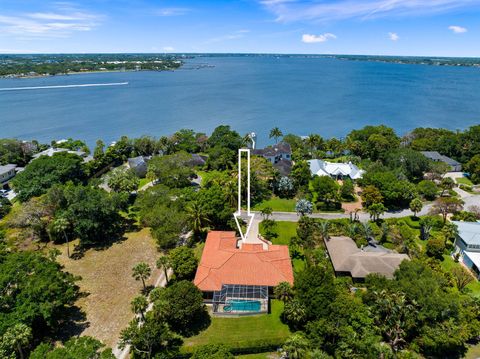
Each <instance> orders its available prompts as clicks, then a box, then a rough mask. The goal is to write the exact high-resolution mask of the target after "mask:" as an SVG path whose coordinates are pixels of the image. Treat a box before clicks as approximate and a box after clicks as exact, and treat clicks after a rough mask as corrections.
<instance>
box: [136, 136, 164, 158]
mask: <svg viewBox="0 0 480 359" xmlns="http://www.w3.org/2000/svg"><path fill="white" fill-rule="evenodd" d="M132 146H133V156H152V155H154V154H156V153H157V152H158V150H159V148H158V142H157V141H156V140H155V138H153V137H150V136H141V137H138V138H135V139H133V141H132Z"/></svg>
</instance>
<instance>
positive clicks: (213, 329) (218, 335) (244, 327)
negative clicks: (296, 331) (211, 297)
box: [184, 300, 290, 358]
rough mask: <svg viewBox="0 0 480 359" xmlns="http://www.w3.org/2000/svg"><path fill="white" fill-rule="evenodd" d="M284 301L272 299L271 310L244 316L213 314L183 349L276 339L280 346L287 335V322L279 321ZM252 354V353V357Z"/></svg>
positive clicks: (240, 345) (240, 346) (247, 344)
mask: <svg viewBox="0 0 480 359" xmlns="http://www.w3.org/2000/svg"><path fill="white" fill-rule="evenodd" d="M282 311H283V303H282V302H280V301H277V300H273V301H272V313H271V314H262V315H255V316H245V317H231V318H220V317H213V318H212V323H211V325H210V327H208V329H207V330H205V331H203V332H202V333H200V334H199V335H196V336H194V337H191V338H187V339H185V343H184V350H185V351H190V350H192V348H193V347H195V346H197V345H205V344H225V345H227V346H228V347H230V348H231V349H233V350H235V349H244V348H249V347H254V346H261V345H264V344H265V343H275V345H278V346H281V345H282V344H283V342H284V341H285V339H287V337H288V336H289V335H290V330H289V329H288V326H286V325H285V324H283V323H282V322H281V321H280V315H281V313H282ZM254 358H255V357H254Z"/></svg>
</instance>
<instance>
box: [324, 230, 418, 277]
mask: <svg viewBox="0 0 480 359" xmlns="http://www.w3.org/2000/svg"><path fill="white" fill-rule="evenodd" d="M325 244H326V246H327V250H328V254H329V256H330V259H331V261H332V264H333V267H334V269H335V271H336V272H349V273H350V274H351V276H352V277H353V278H365V277H366V276H367V275H368V274H371V273H378V274H382V275H384V276H385V277H387V278H393V273H394V272H395V270H396V269H397V268H398V266H399V265H400V263H401V262H402V261H404V260H409V257H408V256H407V255H406V254H399V253H396V252H393V251H391V252H386V251H364V250H363V251H362V250H361V249H359V248H358V247H357V245H356V244H355V242H354V241H353V240H352V239H351V238H348V237H331V238H330V240H328V241H326V242H325Z"/></svg>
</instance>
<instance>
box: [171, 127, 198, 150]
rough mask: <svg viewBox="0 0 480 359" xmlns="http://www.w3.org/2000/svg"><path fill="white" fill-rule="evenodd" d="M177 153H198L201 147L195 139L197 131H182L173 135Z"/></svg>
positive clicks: (172, 140) (172, 139)
mask: <svg viewBox="0 0 480 359" xmlns="http://www.w3.org/2000/svg"><path fill="white" fill-rule="evenodd" d="M171 142H172V143H173V147H174V149H175V152H178V151H185V152H188V153H197V152H198V151H199V150H200V146H199V145H198V143H197V139H196V137H195V131H194V130H189V129H181V130H180V131H177V132H175V133H174V134H173V136H172V138H171Z"/></svg>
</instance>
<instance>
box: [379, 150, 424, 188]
mask: <svg viewBox="0 0 480 359" xmlns="http://www.w3.org/2000/svg"><path fill="white" fill-rule="evenodd" d="M386 164H387V166H389V167H390V168H391V169H393V170H398V169H399V170H401V171H402V173H403V174H404V175H405V176H407V178H408V179H409V180H410V181H413V182H417V181H419V180H421V179H422V178H423V174H424V173H425V172H427V171H428V170H429V169H430V161H429V160H428V159H427V158H426V157H425V156H424V155H423V154H421V153H420V152H417V151H415V150H412V149H410V148H402V149H398V150H395V151H392V152H390V153H389V154H387V155H386Z"/></svg>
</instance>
